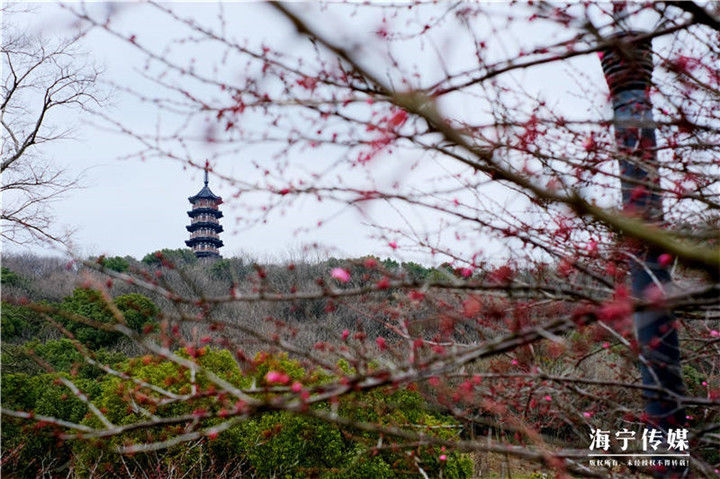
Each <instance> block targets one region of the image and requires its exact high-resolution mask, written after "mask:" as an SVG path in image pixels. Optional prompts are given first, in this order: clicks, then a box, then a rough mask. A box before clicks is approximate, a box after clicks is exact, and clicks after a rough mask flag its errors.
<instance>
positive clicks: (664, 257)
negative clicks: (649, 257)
mask: <svg viewBox="0 0 720 479" xmlns="http://www.w3.org/2000/svg"><path fill="white" fill-rule="evenodd" d="M672 262H673V257H672V256H670V255H669V254H667V253H663V254H661V255H660V256H658V264H660V266H662V267H663V268H667V267H668V266H670V265H671V264H672Z"/></svg>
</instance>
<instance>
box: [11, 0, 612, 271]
mask: <svg viewBox="0 0 720 479" xmlns="http://www.w3.org/2000/svg"><path fill="white" fill-rule="evenodd" d="M70 5H73V4H70ZM292 6H293V7H294V8H295V9H296V10H297V11H303V13H304V14H306V15H308V16H309V18H314V19H321V20H322V22H321V23H320V25H322V27H323V30H324V31H326V32H328V34H331V35H334V38H342V36H345V35H349V36H351V37H352V38H355V39H359V40H362V39H365V38H368V37H373V35H374V33H373V32H375V31H376V30H377V28H378V26H379V20H378V17H377V12H376V10H377V8H376V7H358V12H359V13H357V14H354V13H352V12H353V11H354V10H355V9H356V7H347V6H345V7H343V6H338V5H334V6H330V7H329V8H328V9H327V10H325V9H318V8H315V7H311V6H309V5H307V4H292ZM89 8H90V9H91V11H94V12H102V9H104V8H109V7H108V6H107V5H102V4H91V5H89ZM222 8H223V10H224V15H225V18H226V19H227V25H226V28H227V31H228V32H232V35H233V36H235V37H237V38H238V39H239V40H241V41H242V40H244V39H247V41H248V42H249V44H250V45H259V44H261V43H265V44H272V45H273V46H274V47H275V48H278V49H281V50H287V51H288V52H293V53H296V54H297V53H298V52H302V48H306V47H302V46H298V43H299V41H298V37H297V35H296V34H295V33H294V32H293V31H292V30H291V29H290V28H289V25H288V24H287V22H285V21H284V20H281V19H279V17H278V16H277V14H275V13H274V12H272V11H271V10H270V9H269V8H268V7H267V6H264V5H262V4H256V3H225V4H223V6H222ZM310 8H313V9H314V10H315V11H314V13H311V12H308V11H307V10H308V9H310ZM425 8H426V9H427V12H426V14H427V15H430V16H432V15H431V14H432V13H433V12H432V8H436V7H432V6H430V7H425ZM173 9H175V10H177V11H178V12H179V13H180V14H182V15H184V16H188V17H192V18H194V19H196V20H197V21H199V22H201V23H207V24H209V25H212V26H217V25H218V22H217V13H218V9H217V6H216V5H208V4H181V5H175V6H173ZM411 15H418V14H417V13H412V14H411ZM113 18H114V20H113V22H114V23H113V25H114V27H115V28H116V29H118V30H121V31H124V32H127V33H132V34H135V35H137V39H138V42H140V43H142V44H143V45H148V46H151V47H153V48H155V49H156V50H157V51H162V45H164V43H165V42H167V39H168V38H174V37H177V36H181V35H182V33H181V32H182V30H181V29H180V28H179V27H178V26H177V25H174V24H172V23H170V22H168V21H167V19H166V18H165V17H164V16H162V15H160V14H159V13H158V12H156V11H155V10H154V9H152V8H148V7H147V6H140V5H124V8H123V9H122V10H121V12H120V13H118V14H116V15H115V16H114V17H113ZM403 18H404V17H403V16H402V15H400V16H399V17H398V18H396V19H395V25H396V26H399V27H402V26H403ZM11 21H12V22H13V25H14V26H17V27H20V28H23V29H25V28H26V29H27V30H29V31H38V32H42V33H43V35H45V36H46V37H47V38H52V37H56V36H64V35H66V34H67V32H68V28H69V26H70V25H71V22H72V17H71V16H69V15H68V13H67V12H65V11H63V10H62V9H61V8H60V7H58V6H57V5H55V4H39V5H36V10H35V11H34V12H33V13H31V14H23V15H13V16H12V19H11ZM4 22H8V18H5V19H4ZM488 27H489V24H488ZM438 30H439V32H438V33H437V35H438V37H437V41H438V43H439V44H440V45H441V46H443V48H444V44H443V41H445V42H446V44H447V46H448V48H446V49H444V50H443V57H444V58H443V61H444V62H445V63H446V64H448V65H449V66H450V67H451V69H453V70H460V69H462V67H463V65H464V64H466V63H467V62H468V61H471V60H472V58H471V57H472V50H467V51H464V50H462V48H455V44H452V43H451V39H452V36H453V33H454V32H453V31H452V28H450V29H445V30H443V29H442V28H439V29H438ZM563 34H564V32H562V31H560V30H555V31H551V30H548V29H547V28H546V27H528V28H527V30H526V31H523V32H519V31H511V32H510V35H509V36H503V37H497V42H496V43H495V44H494V45H488V55H489V56H490V57H493V56H494V57H497V58H500V57H502V56H504V55H506V54H508V52H512V51H514V49H515V48H517V47H518V45H513V44H510V43H505V42H506V41H508V40H509V39H510V38H512V37H513V36H514V37H515V41H517V43H518V44H522V42H529V44H533V43H536V42H537V41H535V42H533V36H534V35H535V36H539V37H543V41H546V42H548V43H551V42H553V41H557V40H559V39H562V38H564V37H563ZM338 35H341V36H338ZM417 47H418V44H417V43H415V44H414V46H406V47H402V46H401V47H400V48H401V50H400V51H401V52H405V53H406V54H407V57H408V63H407V65H408V66H410V65H413V64H416V65H417V66H418V68H419V72H420V73H421V74H422V75H423V76H428V75H433V74H434V75H437V76H438V77H440V76H441V75H442V71H440V70H439V69H438V68H437V66H438V63H437V55H436V54H435V52H434V51H433V49H432V48H431V47H430V45H424V46H423V47H424V48H423V49H422V50H420V51H417V50H412V48H417ZM450 47H452V49H450ZM81 48H82V49H84V50H85V51H87V52H88V54H89V57H90V58H91V59H92V60H93V61H94V62H95V63H97V64H98V65H101V66H102V67H103V69H104V74H103V77H104V78H105V79H109V80H111V81H113V82H115V83H116V84H122V85H123V86H126V87H127V88H129V89H134V90H139V91H148V90H147V89H149V88H153V86H152V85H151V84H149V83H148V82H147V81H145V80H143V79H142V78H141V76H140V74H139V71H141V70H142V67H143V65H144V61H145V59H144V57H143V56H142V55H141V54H139V53H138V52H137V51H136V50H135V49H133V48H132V47H130V46H129V45H127V44H125V43H123V42H121V41H119V40H117V39H114V38H112V37H110V36H109V35H107V34H106V33H104V32H102V31H99V30H93V31H92V32H91V33H90V34H89V35H88V36H87V37H86V38H85V39H84V40H83V41H82V44H81ZM193 48H194V49H195V50H193ZM402 48H404V49H405V50H402ZM188 49H189V52H191V51H194V54H197V56H198V58H199V60H198V61H199V64H200V65H202V62H203V61H207V62H213V61H216V60H217V53H216V52H211V51H207V50H203V49H198V47H188ZM188 54H190V53H188ZM425 60H427V61H425ZM367 62H368V63H367V64H368V66H370V67H371V68H372V67H374V66H376V65H382V64H383V63H382V59H381V58H380V53H378V54H377V55H376V57H375V58H373V57H372V55H369V56H368V57H367ZM231 67H232V68H236V69H238V68H237V67H234V66H230V67H229V68H231ZM379 71H381V72H382V70H379ZM571 72H572V73H571ZM578 72H581V74H580V73H578ZM581 75H582V76H584V77H585V79H586V80H587V81H589V82H594V83H595V84H596V85H597V86H598V88H597V91H598V98H602V96H603V95H604V94H605V90H604V81H603V79H602V73H601V70H600V66H599V62H598V61H597V59H596V58H595V57H594V56H586V57H580V58H576V59H574V60H573V61H572V62H568V64H567V65H566V66H563V67H559V66H558V65H552V66H549V67H541V68H534V69H531V70H528V71H522V72H518V74H517V75H516V76H515V77H514V80H516V81H519V82H522V84H523V85H524V86H525V87H526V88H527V89H528V91H529V92H530V93H533V94H536V95H543V96H545V97H546V98H548V99H549V101H550V102H552V103H551V104H554V105H556V107H557V108H558V110H559V111H564V112H565V113H567V114H568V115H570V116H575V117H583V116H587V115H588V114H589V113H588V112H589V108H591V107H592V104H593V102H594V101H596V100H597V98H596V99H592V101H590V102H589V103H588V102H586V101H585V100H587V99H579V98H577V96H575V95H572V94H569V92H572V91H577V90H578V85H577V84H576V81H577V79H578V77H579V76H581ZM443 107H444V109H445V110H446V111H447V110H452V114H453V116H456V117H462V118H473V116H474V115H478V112H477V111H476V110H475V109H473V108H471V107H470V106H468V105H466V104H465V103H464V102H463V101H462V100H461V99H456V100H453V99H449V100H448V101H447V103H446V104H444V105H443ZM105 111H106V112H107V113H108V114H109V115H110V116H112V117H114V118H116V119H117V120H118V121H120V122H121V123H124V124H127V125H131V126H132V127H133V128H134V129H137V130H138V131H148V132H151V133H152V132H153V130H154V129H155V128H156V122H157V121H158V116H157V112H156V110H155V109H153V108H151V107H150V106H148V105H146V104H143V103H141V102H138V101H137V100H135V99H134V98H132V97H131V96H130V95H128V94H126V93H124V92H122V91H116V92H114V93H113V95H112V98H111V102H110V104H109V105H108V106H107V107H106V109H105ZM480 114H481V115H482V113H480ZM594 114H597V112H595V113H594ZM296 120H297V122H299V123H302V119H301V118H298V119H296ZM54 121H63V122H66V121H70V122H71V123H73V124H75V126H76V129H75V132H76V133H75V138H74V139H73V140H68V141H62V142H55V143H53V144H47V145H45V146H43V152H44V155H45V156H46V157H48V158H51V159H52V160H53V161H54V162H56V163H57V164H58V165H63V166H64V167H66V168H67V169H68V170H69V173H70V174H79V173H81V172H82V174H83V181H82V183H83V185H84V188H83V189H80V190H75V191H71V192H70V193H68V194H67V195H66V197H65V198H64V199H62V200H61V201H58V202H57V203H55V205H54V209H55V214H56V217H57V218H58V221H59V223H60V224H63V225H67V226H72V227H75V228H77V232H76V233H75V236H74V247H75V248H76V250H77V251H78V252H80V253H82V254H101V253H104V254H109V255H132V256H134V257H136V258H141V257H142V256H143V255H145V254H146V253H149V252H151V251H154V250H156V249H160V248H182V247H185V245H184V240H185V239H187V236H188V234H187V232H186V230H185V225H186V224H188V222H189V219H188V217H187V215H186V211H187V209H188V207H189V203H188V201H187V197H188V196H191V195H193V194H194V193H196V192H197V191H198V190H199V189H200V187H201V186H202V176H201V173H200V172H198V171H188V170H186V169H184V168H183V166H182V165H181V164H179V163H177V162H174V161H171V160H166V159H150V160H148V161H140V160H137V159H132V160H118V159H116V158H117V157H119V156H123V155H124V154H126V153H129V152H131V151H134V149H135V148H136V145H135V144H133V142H132V141H130V140H129V139H128V138H125V137H122V136H119V135H117V134H114V133H112V132H109V131H107V130H106V129H101V128H97V127H96V126H94V125H93V123H98V120H97V119H95V118H88V117H83V116H76V117H74V118H62V119H61V120H60V119H57V118H55V119H54ZM162 121H163V125H164V126H165V127H167V126H168V125H167V121H168V120H167V119H166V118H163V119H162ZM245 121H249V122H252V121H253V119H252V116H250V117H248V119H247V120H245ZM289 121H293V119H289ZM252 126H253V125H251V124H248V125H247V127H248V128H252ZM194 148H195V149H194V150H193V154H196V155H197V159H196V161H198V162H202V161H203V157H205V156H208V157H211V158H214V157H215V156H216V155H215V153H217V152H216V151H208V150H207V149H206V150H205V151H203V147H200V146H197V147H194ZM274 148H275V147H274V146H273V145H252V146H250V145H247V146H244V147H242V149H241V150H240V151H238V152H237V153H236V154H233V155H225V156H223V157H222V158H221V159H220V160H218V162H217V163H216V168H217V171H218V172H220V173H222V174H223V175H227V176H231V177H235V178H246V177H249V176H252V175H256V172H255V171H254V170H253V169H252V168H250V166H249V164H250V162H253V161H254V162H258V163H263V161H265V160H264V158H265V157H267V156H270V155H271V153H272V151H274V150H273V149H274ZM317 154H318V153H317V152H307V153H304V154H302V153H295V154H294V155H295V156H294V157H292V158H289V159H288V162H289V163H291V164H302V163H303V162H306V161H309V160H310V157H311V156H312V155H317ZM332 159H333V160H334V159H336V158H332ZM392 159H393V160H394V161H393V163H388V166H387V167H385V168H384V169H380V170H379V171H380V172H381V173H380V174H379V176H378V175H376V178H375V181H376V183H379V184H385V185H390V184H392V182H393V181H395V180H398V179H400V180H405V184H406V185H407V182H408V181H414V180H413V178H416V179H418V181H419V182H422V181H428V179H429V178H432V177H434V176H439V175H446V174H447V165H442V164H437V163H435V162H433V161H430V160H428V161H423V164H424V165H427V164H430V166H423V168H420V169H419V170H418V171H413V172H412V173H411V172H409V171H408V170H407V166H408V165H410V164H411V163H412V162H414V161H418V160H419V158H417V157H416V155H414V154H410V156H408V154H403V153H396V154H394V156H393V158H392ZM349 174H355V173H352V172H350V173H349ZM357 180H358V182H359V183H360V184H361V183H363V181H364V180H363V179H362V178H358V179H357ZM410 186H412V185H410ZM211 188H212V189H213V191H214V192H215V193H216V194H219V195H221V196H223V197H224V198H225V199H226V201H227V204H226V205H224V207H223V211H224V213H225V218H223V224H224V225H225V233H223V234H222V236H221V237H222V239H223V241H224V242H225V247H224V248H223V250H222V252H223V255H224V256H226V257H227V256H233V255H236V254H239V253H241V252H245V253H249V254H250V255H251V256H254V257H259V258H282V257H287V256H288V255H289V254H290V253H291V252H297V251H298V250H299V249H300V248H301V246H302V245H306V244H311V243H313V242H318V243H320V244H322V245H324V246H325V247H328V248H330V249H331V250H332V254H333V255H335V256H351V257H352V256H361V255H365V254H378V255H380V256H383V257H385V256H392V255H393V254H400V255H403V253H406V254H405V257H407V258H410V259H417V260H420V261H423V262H436V261H437V260H438V258H430V257H429V256H428V255H426V254H416V253H412V252H410V251H409V250H408V251H403V249H402V248H401V249H400V250H399V251H395V252H394V251H392V250H391V248H390V247H389V246H388V245H387V240H378V239H373V238H372V237H371V236H372V235H373V233H375V232H376V231H374V230H373V229H371V228H368V227H366V226H364V225H363V218H361V217H360V215H359V214H357V213H355V212H352V211H348V212H345V213H344V214H341V215H339V216H337V217H334V218H333V220H332V221H330V222H327V223H324V224H323V226H322V227H319V228H317V227H315V226H314V225H315V224H316V221H317V219H319V218H323V217H325V216H328V214H329V213H330V212H332V211H335V209H337V205H336V206H335V209H332V208H331V209H328V208H329V206H328V204H327V203H320V204H318V203H316V202H314V201H311V200H310V199H302V200H298V202H297V203H296V204H295V205H294V206H293V207H291V208H288V209H287V211H286V214H285V215H278V214H276V215H274V216H273V217H272V218H271V221H269V222H268V223H267V224H264V225H256V226H253V227H252V228H249V229H245V228H243V229H241V230H238V229H236V228H234V227H233V223H234V218H235V217H236V216H243V215H244V214H245V212H244V210H243V208H246V207H247V206H248V205H250V206H252V201H255V200H253V199H252V198H251V197H250V196H248V197H247V198H240V199H239V200H238V201H228V200H230V198H231V196H232V194H233V192H234V191H235V190H234V189H233V188H232V187H231V186H229V185H225V184H222V183H220V182H218V181H217V180H211ZM499 192H500V190H498V194H500V193H499ZM502 194H506V193H502ZM494 199H496V200H497V201H499V202H500V204H503V203H504V204H505V205H506V206H507V207H509V208H512V207H513V206H514V204H513V202H514V201H516V199H515V198H513V197H510V196H508V197H507V198H503V197H497V196H496V197H495V198H494ZM508 202H509V203H508ZM255 206H257V204H256V205H255ZM371 214H372V215H373V218H374V219H375V220H376V221H378V222H381V223H386V224H389V225H392V224H395V223H398V221H399V218H398V217H397V213H396V212H394V211H393V210H392V209H390V208H387V207H386V206H382V205H375V206H374V207H373V208H372V210H371ZM410 220H411V221H412V222H413V224H414V225H421V226H422V225H424V227H427V228H429V229H432V228H433V224H432V223H433V221H435V219H434V218H433V217H432V216H428V215H427V214H425V213H422V212H416V213H411V214H410ZM428 223H430V224H428ZM309 225H311V227H310V228H309V231H305V232H303V233H298V232H297V230H298V228H301V227H308V226H309ZM4 247H5V251H6V252H16V251H18V250H17V249H16V248H15V247H13V246H11V245H4ZM457 247H458V248H460V249H461V250H465V251H468V252H469V251H474V250H475V249H483V250H484V253H485V254H487V255H488V256H492V255H494V254H497V252H498V251H500V247H499V246H498V245H493V244H492V243H490V242H488V241H487V239H486V238H474V239H472V240H464V242H463V244H462V245H459V246H457ZM34 250H35V251H42V252H49V250H47V249H42V248H38V247H35V248H34ZM441 260H444V258H441Z"/></svg>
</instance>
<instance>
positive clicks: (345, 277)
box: [330, 268, 350, 283]
mask: <svg viewBox="0 0 720 479" xmlns="http://www.w3.org/2000/svg"><path fill="white" fill-rule="evenodd" d="M330 276H332V277H333V278H335V279H336V280H338V281H341V282H343V283H347V282H348V281H350V273H348V272H347V270H344V269H342V268H333V270H332V271H331V272H330Z"/></svg>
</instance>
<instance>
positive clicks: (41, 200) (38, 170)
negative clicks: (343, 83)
mask: <svg viewBox="0 0 720 479" xmlns="http://www.w3.org/2000/svg"><path fill="white" fill-rule="evenodd" d="M8 15H10V16H11V15H12V13H11V12H5V16H6V18H5V22H6V25H8V24H9V19H8V18H7V17H8ZM77 40H78V37H75V38H71V39H69V40H64V41H57V40H53V41H47V39H44V38H42V37H39V36H33V35H29V34H25V33H22V32H19V31H17V30H16V29H14V28H12V27H10V28H7V29H5V31H4V34H3V44H2V57H3V59H2V60H3V84H2V94H1V97H0V101H1V102H2V103H0V122H1V123H2V147H1V152H0V154H1V157H2V163H1V164H0V174H2V187H1V191H2V196H3V206H2V216H1V217H0V218H1V219H2V239H3V240H5V241H10V242H13V243H18V244H24V243H28V242H33V241H38V240H40V241H52V242H61V241H64V240H66V239H67V237H68V234H67V233H66V232H62V231H58V228H57V227H56V225H54V224H53V220H54V217H53V214H52V210H51V208H50V204H51V203H52V202H53V201H54V200H56V199H58V198H59V197H60V196H62V195H63V193H65V192H67V191H68V190H70V189H72V188H76V187H78V186H79V184H78V178H77V177H73V176H70V175H69V174H68V173H67V172H66V171H65V169H64V168H62V167H59V166H58V165H56V164H55V162H54V161H53V160H52V159H50V158H47V157H45V155H44V154H43V146H44V145H45V144H47V143H48V142H55V141H59V140H66V139H69V138H70V135H71V134H72V129H73V126H72V124H71V122H69V121H68V116H69V115H70V114H71V113H72V111H75V110H83V109H86V108H89V107H92V106H97V105H98V104H99V98H98V96H97V94H96V93H97V87H96V81H97V79H98V74H99V70H98V69H96V68H95V67H93V66H91V65H89V64H86V63H83V55H82V53H81V52H80V51H79V50H78V49H77V47H76V44H77Z"/></svg>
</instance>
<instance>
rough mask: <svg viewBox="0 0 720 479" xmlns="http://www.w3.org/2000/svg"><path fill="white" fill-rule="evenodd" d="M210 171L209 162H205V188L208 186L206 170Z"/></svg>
mask: <svg viewBox="0 0 720 479" xmlns="http://www.w3.org/2000/svg"><path fill="white" fill-rule="evenodd" d="M209 169H210V162H209V161H208V160H205V186H207V185H208V170H209Z"/></svg>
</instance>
